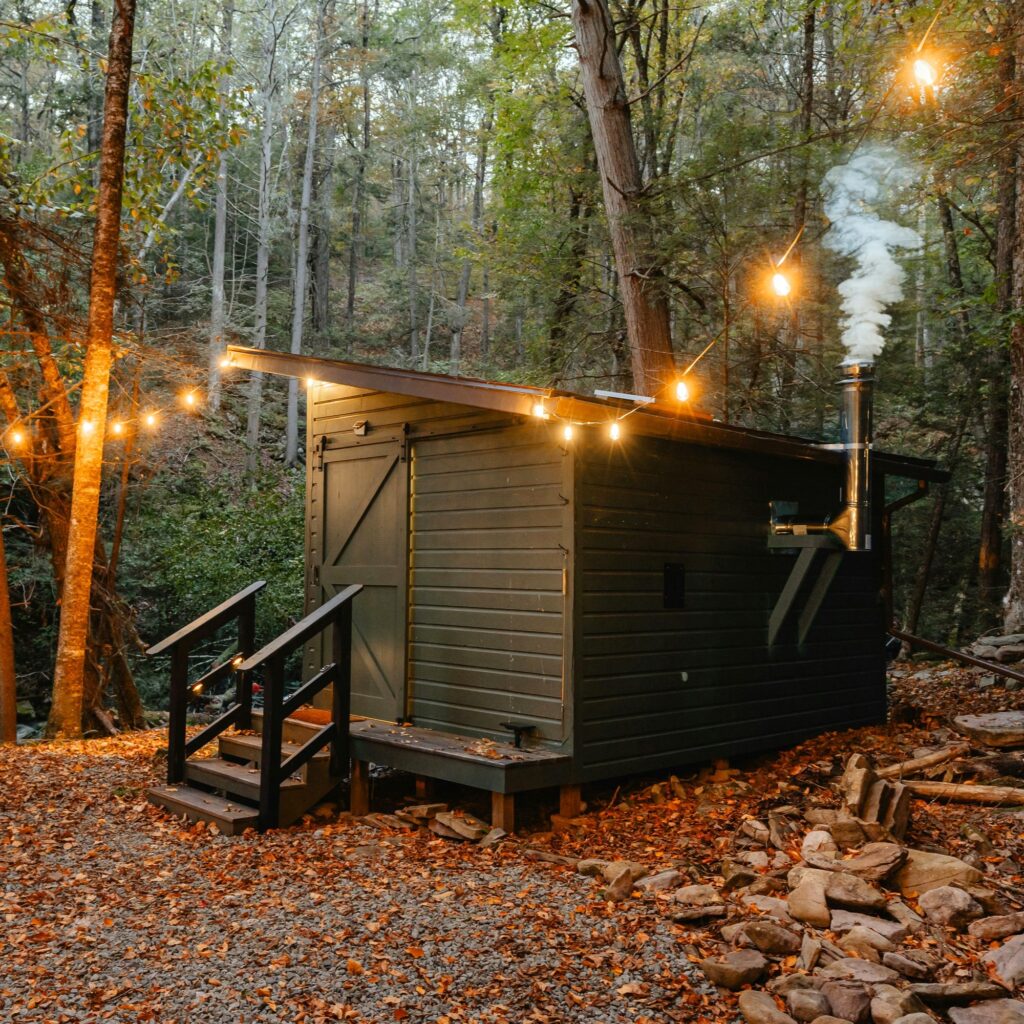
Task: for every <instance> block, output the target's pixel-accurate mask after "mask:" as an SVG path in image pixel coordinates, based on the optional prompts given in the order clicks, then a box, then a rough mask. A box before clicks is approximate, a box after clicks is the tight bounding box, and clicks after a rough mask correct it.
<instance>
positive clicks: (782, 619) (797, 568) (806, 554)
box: [768, 534, 844, 647]
mask: <svg viewBox="0 0 1024 1024" xmlns="http://www.w3.org/2000/svg"><path fill="white" fill-rule="evenodd" d="M768 546H769V547H770V548H788V549H793V548H798V549H799V551H800V554H799V555H798V556H797V560H796V562H795V563H794V565H793V568H792V569H791V570H790V572H789V577H788V579H787V580H786V584H785V586H784V587H783V588H782V593H781V594H779V599H778V600H777V601H776V602H775V607H774V608H773V609H772V614H771V616H770V618H769V619H768V646H769V647H771V646H773V645H774V644H775V641H776V639H777V638H778V635H779V633H780V632H781V630H782V627H783V626H784V625H785V624H786V621H787V619H788V618H789V616H790V613H791V612H792V610H793V606H794V605H795V604H796V599H797V596H798V595H799V594H800V591H801V590H802V589H803V587H804V584H805V582H806V581H807V579H808V578H809V577H810V575H811V572H812V570H813V569H814V567H815V565H816V564H817V563H818V555H819V554H823V555H824V556H825V558H824V561H823V562H822V563H821V568H820V569H819V571H818V577H817V579H816V580H815V581H814V583H813V585H812V586H811V589H810V592H809V593H808V595H807V601H806V603H805V604H804V606H803V608H802V609H801V611H800V614H799V616H798V618H797V643H798V644H800V645H802V644H803V642H804V641H805V640H806V639H807V634H808V633H810V631H811V626H813V625H814V620H815V619H816V618H817V617H818V612H819V611H820V610H821V606H822V604H823V603H824V601H825V595H826V594H827V593H828V588H829V587H830V586H831V585H832V581H833V580H834V579H835V575H836V573H837V572H838V571H839V565H840V563H841V562H842V560H843V551H844V548H842V546H841V545H840V544H839V541H838V540H837V539H835V538H833V537H832V536H830V535H828V534H809V535H807V536H803V537H795V536H779V537H769V538H768Z"/></svg>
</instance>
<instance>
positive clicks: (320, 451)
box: [316, 434, 327, 470]
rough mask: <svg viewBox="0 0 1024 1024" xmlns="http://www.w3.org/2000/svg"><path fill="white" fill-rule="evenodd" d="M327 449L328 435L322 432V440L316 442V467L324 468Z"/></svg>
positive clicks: (318, 468)
mask: <svg viewBox="0 0 1024 1024" xmlns="http://www.w3.org/2000/svg"><path fill="white" fill-rule="evenodd" d="M325 451H327V435H326V434H321V435H320V440H319V441H317V443H316V468H317V470H321V469H323V468H324V452H325Z"/></svg>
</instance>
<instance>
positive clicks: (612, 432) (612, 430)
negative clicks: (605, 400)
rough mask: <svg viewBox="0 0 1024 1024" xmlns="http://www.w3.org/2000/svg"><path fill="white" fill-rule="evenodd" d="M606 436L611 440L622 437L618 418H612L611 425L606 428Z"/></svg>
mask: <svg viewBox="0 0 1024 1024" xmlns="http://www.w3.org/2000/svg"><path fill="white" fill-rule="evenodd" d="M608 436H609V437H610V438H611V439H612V440H613V441H618V439H619V438H620V437H622V428H621V427H620V426H619V421H618V420H612V425H611V426H610V427H609V428H608Z"/></svg>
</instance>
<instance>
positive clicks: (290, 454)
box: [284, 0, 324, 466]
mask: <svg viewBox="0 0 1024 1024" xmlns="http://www.w3.org/2000/svg"><path fill="white" fill-rule="evenodd" d="M323 38H324V5H323V2H322V0H318V2H317V8H316V39H315V41H314V43H313V75H312V81H311V82H310V88H309V128H308V131H307V133H306V161H305V163H304V164H303V167H302V198H301V199H300V200H299V237H298V240H297V242H296V246H295V284H294V289H293V292H292V296H293V297H292V345H291V351H292V355H295V356H297V355H301V353H302V327H303V322H304V320H305V313H306V273H307V270H308V264H309V207H310V203H311V202H312V198H313V166H314V163H315V162H316V140H317V133H316V122H317V108H318V106H319V105H320V50H321V48H322V46H323ZM298 454H299V382H298V381H297V380H296V379H295V378H294V377H290V378H289V379H288V422H287V432H286V437H285V450H284V463H285V465H286V466H294V465H295V460H296V459H297V458H298Z"/></svg>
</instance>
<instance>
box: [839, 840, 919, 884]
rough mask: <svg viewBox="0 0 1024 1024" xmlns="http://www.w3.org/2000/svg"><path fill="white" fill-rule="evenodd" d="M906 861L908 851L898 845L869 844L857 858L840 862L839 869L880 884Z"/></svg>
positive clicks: (849, 858)
mask: <svg viewBox="0 0 1024 1024" xmlns="http://www.w3.org/2000/svg"><path fill="white" fill-rule="evenodd" d="M906 859H907V851H906V850H905V849H903V847H902V846H898V845H897V844H896V843H868V844H867V845H866V846H865V847H864V848H863V849H862V850H861V851H860V853H858V854H857V855H856V856H855V857H848V858H847V859H846V860H841V861H839V862H838V864H837V867H838V870H840V871H845V872H846V873H847V874H850V875H856V876H857V877H858V878H863V879H864V880H865V881H868V882H880V881H881V880H882V879H883V878H886V877H887V876H889V875H891V874H892V873H893V872H894V871H895V870H896V869H897V868H898V867H899V866H900V865H901V864H902V863H903V862H904V861H905V860H906Z"/></svg>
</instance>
